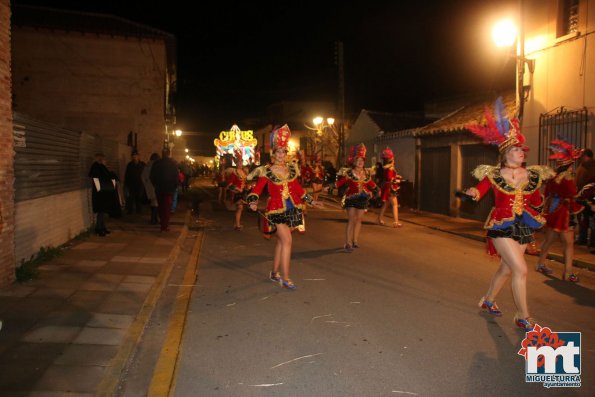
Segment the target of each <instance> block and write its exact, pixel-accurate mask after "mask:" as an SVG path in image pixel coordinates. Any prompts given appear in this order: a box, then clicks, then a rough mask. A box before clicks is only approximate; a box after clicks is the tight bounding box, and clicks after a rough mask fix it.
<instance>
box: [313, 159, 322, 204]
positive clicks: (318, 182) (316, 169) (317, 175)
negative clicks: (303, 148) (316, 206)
mask: <svg viewBox="0 0 595 397" xmlns="http://www.w3.org/2000/svg"><path fill="white" fill-rule="evenodd" d="M310 169H311V171H312V178H311V179H310V182H312V197H314V200H318V196H319V195H320V192H322V184H323V183H324V174H325V172H324V168H323V167H322V160H321V159H320V156H319V155H316V158H315V160H314V165H313V166H312V167H311V168H310Z"/></svg>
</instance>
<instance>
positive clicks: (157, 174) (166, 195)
mask: <svg viewBox="0 0 595 397" xmlns="http://www.w3.org/2000/svg"><path fill="white" fill-rule="evenodd" d="M170 156H171V152H170V150H169V149H163V156H162V158H161V160H157V161H156V162H155V163H154V164H153V167H152V168H151V176H150V179H151V183H153V186H154V187H155V194H156V195H157V203H158V209H159V220H160V223H161V231H162V232H164V231H168V230H169V217H170V215H171V205H172V201H173V197H174V192H175V191H176V189H177V187H178V165H177V164H176V162H175V161H174V160H173V159H172V158H171V157H170Z"/></svg>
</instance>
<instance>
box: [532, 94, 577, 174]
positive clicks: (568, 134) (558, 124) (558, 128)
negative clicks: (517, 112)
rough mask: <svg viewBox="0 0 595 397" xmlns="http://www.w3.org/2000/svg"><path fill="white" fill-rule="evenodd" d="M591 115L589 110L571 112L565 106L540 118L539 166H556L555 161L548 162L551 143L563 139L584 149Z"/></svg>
mask: <svg viewBox="0 0 595 397" xmlns="http://www.w3.org/2000/svg"><path fill="white" fill-rule="evenodd" d="M588 122H589V114H588V111H587V108H586V107H584V108H583V109H580V110H570V109H566V108H564V107H563V106H562V107H560V108H556V109H554V110H551V111H549V112H547V113H542V114H541V115H540V116H539V164H546V163H548V164H549V165H551V166H554V161H550V160H548V157H549V155H550V150H549V146H550V142H551V141H553V140H555V139H563V140H564V141H566V142H568V143H571V144H573V145H574V146H575V147H577V148H584V147H585V146H586V144H587V128H588Z"/></svg>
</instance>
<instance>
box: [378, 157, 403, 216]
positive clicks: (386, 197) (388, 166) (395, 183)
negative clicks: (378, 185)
mask: <svg viewBox="0 0 595 397" xmlns="http://www.w3.org/2000/svg"><path fill="white" fill-rule="evenodd" d="M382 160H383V162H384V165H383V169H384V177H383V179H382V180H383V183H382V193H381V194H380V199H381V200H382V207H381V208H380V213H379V214H378V224H380V225H384V220H383V218H384V212H385V211H386V207H388V203H389V202H390V204H391V206H392V208H393V218H394V222H393V227H401V226H403V224H402V223H401V222H399V201H398V200H397V196H398V194H399V189H400V188H401V186H400V184H401V179H402V177H401V175H399V174H398V173H397V170H395V155H394V153H393V151H392V150H391V149H390V148H389V147H388V146H387V147H386V149H384V150H383V151H382Z"/></svg>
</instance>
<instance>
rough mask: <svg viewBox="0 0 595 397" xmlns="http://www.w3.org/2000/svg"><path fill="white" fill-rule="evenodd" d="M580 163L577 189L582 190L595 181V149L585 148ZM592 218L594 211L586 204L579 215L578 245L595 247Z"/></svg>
mask: <svg viewBox="0 0 595 397" xmlns="http://www.w3.org/2000/svg"><path fill="white" fill-rule="evenodd" d="M579 161H580V162H579V165H578V167H577V168H576V174H575V175H576V176H575V182H576V189H577V191H581V189H582V188H583V187H585V185H587V184H589V183H593V182H595V160H593V151H592V150H591V149H585V150H583V153H582V155H581V157H580V159H579ZM591 218H593V211H592V210H591V206H589V205H586V206H585V209H584V211H583V212H581V214H580V216H579V224H578V237H577V239H576V245H588V246H589V247H592V248H593V247H595V231H594V230H593V229H592V228H591Z"/></svg>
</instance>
